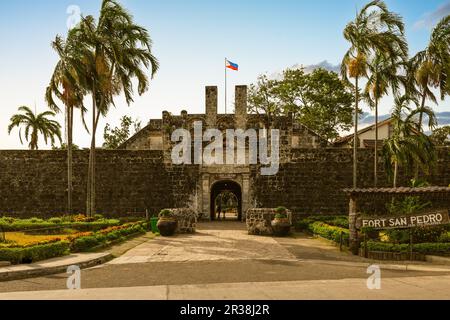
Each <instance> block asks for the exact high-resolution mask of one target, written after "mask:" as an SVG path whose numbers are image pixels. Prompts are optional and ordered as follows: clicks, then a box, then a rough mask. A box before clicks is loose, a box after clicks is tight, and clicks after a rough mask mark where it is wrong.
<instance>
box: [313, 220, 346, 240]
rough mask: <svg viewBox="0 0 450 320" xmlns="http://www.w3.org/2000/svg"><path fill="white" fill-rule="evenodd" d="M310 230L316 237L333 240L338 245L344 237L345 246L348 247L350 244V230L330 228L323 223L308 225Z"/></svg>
mask: <svg viewBox="0 0 450 320" xmlns="http://www.w3.org/2000/svg"><path fill="white" fill-rule="evenodd" d="M308 230H309V231H311V232H312V233H314V234H315V235H318V236H321V237H322V238H325V239H328V240H332V241H334V242H336V243H340V239H341V235H342V240H343V244H344V245H346V246H348V244H349V238H350V231H349V230H348V229H344V228H340V227H336V226H330V225H328V224H326V223H323V222H314V223H311V224H309V225H308Z"/></svg>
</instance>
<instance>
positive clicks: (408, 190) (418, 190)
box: [343, 186, 450, 195]
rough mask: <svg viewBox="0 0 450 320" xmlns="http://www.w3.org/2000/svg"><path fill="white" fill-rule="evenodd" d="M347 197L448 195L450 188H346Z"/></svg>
mask: <svg viewBox="0 0 450 320" xmlns="http://www.w3.org/2000/svg"><path fill="white" fill-rule="evenodd" d="M343 191H344V192H345V193H347V194H349V195H361V194H380V195H381V194H384V195H387V194H425V193H449V194H450V187H436V186H434V187H422V188H406V187H400V188H356V189H353V188H348V189H344V190H343Z"/></svg>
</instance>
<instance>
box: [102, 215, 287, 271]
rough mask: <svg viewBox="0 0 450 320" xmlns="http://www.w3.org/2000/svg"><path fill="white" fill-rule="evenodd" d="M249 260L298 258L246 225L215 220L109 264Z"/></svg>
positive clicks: (149, 243)
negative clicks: (251, 234)
mask: <svg viewBox="0 0 450 320" xmlns="http://www.w3.org/2000/svg"><path fill="white" fill-rule="evenodd" d="M245 259H253V260H255V259H262V260H295V259H296V257H295V255H294V254H292V253H291V252H289V250H288V249H286V248H285V247H284V246H283V245H281V244H280V243H279V242H278V241H277V240H275V239H274V238H272V237H255V236H250V235H248V234H247V231H246V226H245V224H242V223H237V222H215V223H202V224H200V225H199V228H198V230H197V233H196V234H193V235H177V236H175V237H171V238H163V237H159V238H156V239H154V240H152V241H148V242H146V243H143V244H141V245H139V246H137V247H135V248H134V249H131V250H130V251H128V252H127V253H125V254H124V255H123V256H121V257H120V258H118V259H115V260H113V261H111V262H109V264H132V263H147V262H188V261H217V260H229V261H233V260H245Z"/></svg>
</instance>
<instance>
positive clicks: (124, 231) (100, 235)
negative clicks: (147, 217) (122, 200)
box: [71, 223, 147, 252]
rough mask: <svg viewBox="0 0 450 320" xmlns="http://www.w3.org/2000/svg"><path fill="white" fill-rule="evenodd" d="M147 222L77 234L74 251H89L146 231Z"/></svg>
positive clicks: (73, 242) (72, 244) (73, 244)
mask: <svg viewBox="0 0 450 320" xmlns="http://www.w3.org/2000/svg"><path fill="white" fill-rule="evenodd" d="M146 226H147V223H135V224H126V225H123V226H114V227H109V228H106V229H104V230H101V231H98V232H96V233H88V234H86V235H83V234H81V236H79V237H77V236H75V237H74V238H73V240H72V243H71V250H72V251H73V252H83V251H88V250H90V249H92V248H94V247H97V246H100V245H107V244H108V243H111V242H113V241H123V240H126V237H127V236H130V235H134V234H139V233H145V232H146Z"/></svg>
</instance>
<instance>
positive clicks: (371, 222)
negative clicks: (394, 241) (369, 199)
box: [356, 210, 450, 230]
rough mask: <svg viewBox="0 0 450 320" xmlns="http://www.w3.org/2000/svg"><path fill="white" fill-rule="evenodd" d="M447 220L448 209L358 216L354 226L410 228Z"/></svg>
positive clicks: (444, 222) (432, 224)
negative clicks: (418, 212)
mask: <svg viewBox="0 0 450 320" xmlns="http://www.w3.org/2000/svg"><path fill="white" fill-rule="evenodd" d="M449 222H450V219H449V215H448V211H447V210H439V211H432V212H428V213H420V214H414V215H409V216H393V217H373V218H370V217H360V218H358V219H357V220H356V228H357V229H361V228H372V229H374V230H385V229H410V228H415V227H431V226H439V225H443V224H448V223H449Z"/></svg>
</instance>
